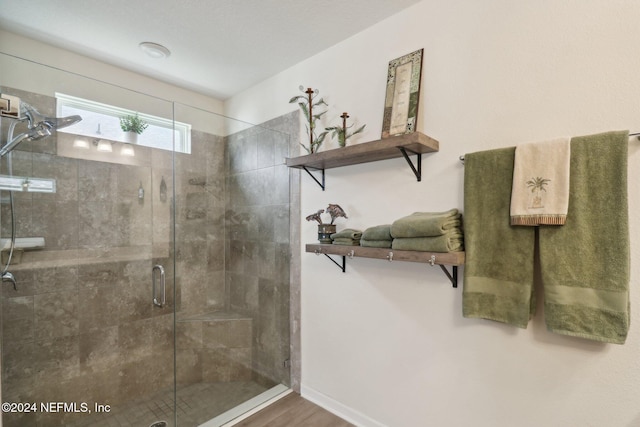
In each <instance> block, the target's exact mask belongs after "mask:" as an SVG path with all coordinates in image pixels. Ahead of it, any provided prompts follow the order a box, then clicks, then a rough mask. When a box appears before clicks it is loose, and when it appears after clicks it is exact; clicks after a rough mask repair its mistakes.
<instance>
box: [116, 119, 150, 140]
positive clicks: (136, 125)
mask: <svg viewBox="0 0 640 427" xmlns="http://www.w3.org/2000/svg"><path fill="white" fill-rule="evenodd" d="M147 127H149V124H148V123H147V122H145V121H144V120H142V119H141V118H140V116H138V113H136V114H135V115H131V114H129V115H126V116H124V117H120V129H122V130H123V131H124V134H125V138H126V139H127V142H129V143H132V144H135V143H136V142H138V135H140V134H141V133H142V132H144V130H145V129H146V128H147Z"/></svg>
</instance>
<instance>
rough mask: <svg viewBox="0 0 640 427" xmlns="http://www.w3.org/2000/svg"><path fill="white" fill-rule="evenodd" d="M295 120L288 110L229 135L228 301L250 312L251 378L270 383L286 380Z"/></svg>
mask: <svg viewBox="0 0 640 427" xmlns="http://www.w3.org/2000/svg"><path fill="white" fill-rule="evenodd" d="M298 120H299V119H298V115H297V114H288V115H285V116H282V117H279V118H277V119H274V120H272V121H269V122H267V123H265V124H264V127H260V126H255V127H252V128H251V129H249V130H246V131H243V132H239V133H236V134H233V135H231V136H229V137H227V138H226V139H227V159H226V163H227V165H226V166H227V167H226V170H227V175H226V186H227V197H226V229H227V233H226V241H225V245H226V253H227V257H226V266H225V267H226V268H225V271H226V274H225V276H226V290H227V292H226V306H227V307H228V309H229V310H231V311H235V312H240V313H242V314H245V315H248V316H249V317H251V318H252V319H253V344H252V366H253V373H254V379H256V380H258V381H260V382H263V383H265V385H267V386H268V385H270V384H269V383H271V384H274V383H275V384H277V383H284V384H286V385H290V384H291V383H290V370H289V366H290V340H289V337H290V335H291V332H290V320H291V319H290V311H289V310H290V304H289V302H290V301H291V300H292V298H291V293H290V283H291V281H290V274H291V262H290V260H291V252H292V251H291V242H292V235H291V232H290V225H291V215H290V210H291V208H292V205H291V199H290V186H289V182H290V176H289V174H290V171H289V168H287V167H286V166H285V165H284V158H285V157H288V156H289V153H290V152H291V149H292V144H293V141H294V140H295V138H291V137H290V135H297V134H298V133H297V132H298V128H299V121H298ZM267 129H268V130H267ZM273 130H276V131H273ZM293 132H295V133H293ZM294 202H295V201H294Z"/></svg>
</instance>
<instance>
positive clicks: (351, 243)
mask: <svg viewBox="0 0 640 427" xmlns="http://www.w3.org/2000/svg"><path fill="white" fill-rule="evenodd" d="M331 243H333V244H334V245H344V246H360V239H348V238H346V237H343V238H337V239H333V242H331Z"/></svg>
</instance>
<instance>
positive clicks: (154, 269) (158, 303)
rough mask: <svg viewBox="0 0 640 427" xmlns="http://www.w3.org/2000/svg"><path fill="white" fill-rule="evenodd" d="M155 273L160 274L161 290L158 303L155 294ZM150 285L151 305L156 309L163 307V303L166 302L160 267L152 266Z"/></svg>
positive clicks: (162, 269) (162, 272)
mask: <svg viewBox="0 0 640 427" xmlns="http://www.w3.org/2000/svg"><path fill="white" fill-rule="evenodd" d="M156 271H159V272H160V287H161V288H162V298H161V299H160V301H158V294H157V292H156ZM151 283H152V290H153V295H152V297H153V305H155V306H156V307H160V308H162V307H164V305H165V303H166V302H167V299H166V296H167V294H166V287H165V280H164V267H162V266H161V265H159V264H158V265H154V266H153V269H152V270H151Z"/></svg>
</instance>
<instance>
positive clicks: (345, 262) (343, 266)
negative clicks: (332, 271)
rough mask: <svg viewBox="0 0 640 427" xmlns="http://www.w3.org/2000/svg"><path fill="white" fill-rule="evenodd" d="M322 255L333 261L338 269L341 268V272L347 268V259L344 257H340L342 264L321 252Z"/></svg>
mask: <svg viewBox="0 0 640 427" xmlns="http://www.w3.org/2000/svg"><path fill="white" fill-rule="evenodd" d="M322 255H324V256H326V257H327V258H329V259H330V260H331V262H332V263H334V264H335V265H337V266H338V268H339V269H340V270H342V272H343V273H344V272H345V270H346V269H347V261H346V257H344V256H343V257H342V265H340V263H339V262H338V261H336V260H335V259H333V258H331V257H330V256H329V255H327V254H322Z"/></svg>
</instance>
